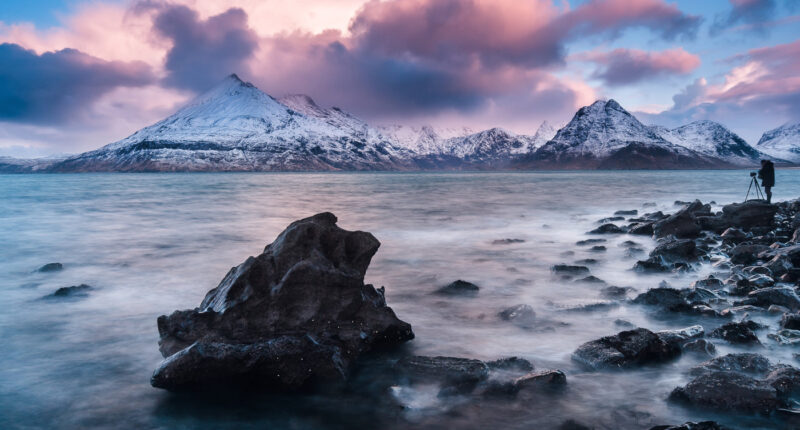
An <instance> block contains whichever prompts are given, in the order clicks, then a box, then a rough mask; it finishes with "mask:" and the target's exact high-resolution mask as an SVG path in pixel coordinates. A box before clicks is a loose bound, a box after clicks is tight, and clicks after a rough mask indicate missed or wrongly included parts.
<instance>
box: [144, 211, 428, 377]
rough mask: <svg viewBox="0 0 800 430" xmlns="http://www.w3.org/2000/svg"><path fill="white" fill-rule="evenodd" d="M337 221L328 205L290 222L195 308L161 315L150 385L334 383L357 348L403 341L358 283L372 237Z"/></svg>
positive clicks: (407, 330)
mask: <svg viewBox="0 0 800 430" xmlns="http://www.w3.org/2000/svg"><path fill="white" fill-rule="evenodd" d="M336 221H337V219H336V217H335V216H334V215H333V214H331V213H327V212H326V213H321V214H317V215H314V216H312V217H310V218H305V219H302V220H299V221H295V222H294V223H292V224H291V225H289V227H287V228H286V230H284V231H283V232H282V233H281V234H280V235H279V236H278V237H277V239H275V241H274V242H273V243H271V244H269V245H267V247H266V248H265V249H264V252H263V253H262V254H261V255H259V256H257V257H249V258H248V259H247V260H246V261H245V262H244V263H242V264H240V265H239V266H237V267H234V268H232V269H231V270H230V271H229V272H228V274H227V275H226V276H225V278H224V279H223V280H222V282H220V284H219V286H217V287H216V288H214V289H212V290H211V291H209V292H208V294H207V295H206V297H205V299H204V300H203V302H202V303H201V304H200V307H198V308H195V309H191V310H183V311H175V312H173V313H172V314H171V315H169V316H166V315H162V316H160V317H159V318H158V332H159V334H160V337H161V339H160V341H159V347H160V350H161V354H162V355H163V356H164V357H165V359H164V361H162V363H161V365H160V366H159V367H158V369H156V371H155V373H154V374H153V377H152V379H151V383H152V385H153V386H155V387H158V388H165V389H170V390H178V389H183V388H192V387H206V386H214V385H220V384H224V385H231V384H247V385H255V386H257V387H259V388H266V389H277V390H284V389H297V388H300V387H303V386H306V385H309V384H312V383H315V382H324V381H342V380H344V379H345V378H346V377H347V375H348V368H349V367H350V364H351V363H352V362H353V361H354V360H355V359H356V358H357V357H358V356H359V355H360V354H361V353H363V352H366V351H368V350H371V349H374V348H376V347H379V346H391V345H396V344H399V343H402V342H405V341H407V340H410V339H412V338H413V337H414V333H413V332H412V331H411V326H410V325H409V324H408V323H405V322H403V321H401V320H400V319H398V318H397V316H395V314H394V312H393V311H392V309H391V308H390V307H388V306H387V305H386V301H385V298H384V290H383V288H382V287H381V288H380V289H375V288H374V287H373V286H372V285H369V284H364V274H365V272H366V270H367V267H368V266H369V263H370V260H371V259H372V256H373V255H374V254H375V252H376V251H377V250H378V247H379V246H380V243H379V242H378V240H377V239H375V237H374V236H372V235H371V234H370V233H366V232H361V231H346V230H343V229H341V228H339V227H338V226H337V225H336Z"/></svg>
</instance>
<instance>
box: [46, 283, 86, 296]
mask: <svg viewBox="0 0 800 430" xmlns="http://www.w3.org/2000/svg"><path fill="white" fill-rule="evenodd" d="M93 289H94V288H92V287H91V286H89V285H86V284H80V285H73V286H71V287H61V288H59V289H57V290H56V291H55V292H54V293H53V294H49V295H47V296H45V298H49V299H57V298H70V297H86V296H88V295H89V291H91V290H93Z"/></svg>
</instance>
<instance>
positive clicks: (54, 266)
mask: <svg viewBox="0 0 800 430" xmlns="http://www.w3.org/2000/svg"><path fill="white" fill-rule="evenodd" d="M63 268H64V265H63V264H61V263H47V264H45V265H44V266H42V267H40V268H38V269H37V270H36V271H37V272H42V273H46V272H58V271H59V270H61V269H63Z"/></svg>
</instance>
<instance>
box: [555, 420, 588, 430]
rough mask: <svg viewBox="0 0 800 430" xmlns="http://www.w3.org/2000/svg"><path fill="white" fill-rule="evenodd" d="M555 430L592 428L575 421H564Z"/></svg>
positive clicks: (586, 429) (584, 429)
mask: <svg viewBox="0 0 800 430" xmlns="http://www.w3.org/2000/svg"><path fill="white" fill-rule="evenodd" d="M557 430H594V427H589V426H587V425H584V424H581V423H579V422H577V421H575V420H572V419H570V420H566V421H564V422H563V423H561V425H560V426H558V429H557Z"/></svg>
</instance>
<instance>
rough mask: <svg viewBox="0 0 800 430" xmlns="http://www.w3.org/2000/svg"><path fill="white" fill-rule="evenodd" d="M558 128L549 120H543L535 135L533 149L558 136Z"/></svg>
mask: <svg viewBox="0 0 800 430" xmlns="http://www.w3.org/2000/svg"><path fill="white" fill-rule="evenodd" d="M557 131H558V130H557V129H556V128H555V127H553V125H552V124H550V123H549V122H547V121H543V122H542V124H541V125H540V126H539V129H538V130H536V134H534V135H533V149H539V148H541V147H542V146H544V144H545V143H547V142H549V141H550V140H551V139H552V138H554V137H555V136H556V132H557Z"/></svg>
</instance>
